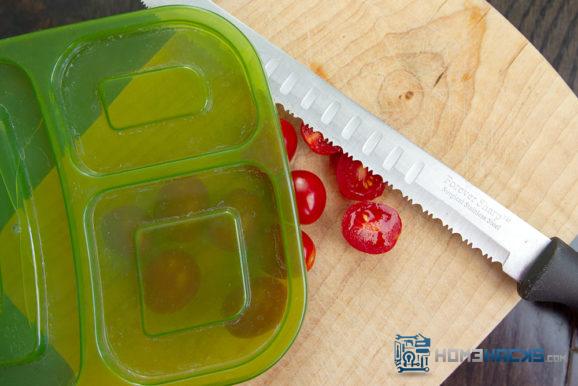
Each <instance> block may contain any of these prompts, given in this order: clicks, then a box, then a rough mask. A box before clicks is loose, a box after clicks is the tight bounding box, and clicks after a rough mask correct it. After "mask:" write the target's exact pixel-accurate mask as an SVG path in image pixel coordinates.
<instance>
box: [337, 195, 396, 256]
mask: <svg viewBox="0 0 578 386" xmlns="http://www.w3.org/2000/svg"><path fill="white" fill-rule="evenodd" d="M401 227H402V225H401V218H400V217H399V214H398V213H397V211H396V210H395V209H393V208H391V207H389V206H387V205H385V204H378V203H376V202H371V201H363V202H357V203H355V204H352V205H351V206H349V208H347V210H346V211H345V215H344V216H343V221H342V223H341V232H342V233H343V237H344V238H345V240H347V242H348V243H349V244H350V245H351V246H352V247H353V248H355V249H357V250H360V251H361V252H365V253H371V254H380V253H385V252H388V251H389V250H391V248H393V247H394V246H395V244H396V243H397V239H398V238H399V234H400V233H401Z"/></svg>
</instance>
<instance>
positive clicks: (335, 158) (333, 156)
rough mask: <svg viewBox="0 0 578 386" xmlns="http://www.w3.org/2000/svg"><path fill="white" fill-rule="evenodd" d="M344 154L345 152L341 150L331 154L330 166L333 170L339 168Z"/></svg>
mask: <svg viewBox="0 0 578 386" xmlns="http://www.w3.org/2000/svg"><path fill="white" fill-rule="evenodd" d="M342 155H343V153H342V152H341V151H339V152H337V153H333V154H331V155H330V156H329V167H330V168H331V170H332V171H336V170H337V164H338V163H339V159H340V158H341V156H342Z"/></svg>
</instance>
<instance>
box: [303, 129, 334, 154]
mask: <svg viewBox="0 0 578 386" xmlns="http://www.w3.org/2000/svg"><path fill="white" fill-rule="evenodd" d="M301 136H302V137H303V139H304V140H305V142H306V143H307V145H308V146H309V148H310V149H311V150H312V151H313V152H314V153H317V154H321V155H331V154H334V153H338V152H340V151H341V148H340V147H339V146H333V145H332V144H330V143H329V141H327V140H326V139H325V138H324V137H323V134H321V133H320V132H318V131H315V130H313V129H312V128H310V127H309V126H308V125H306V124H305V123H303V124H301Z"/></svg>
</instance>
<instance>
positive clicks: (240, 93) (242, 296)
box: [0, 7, 305, 385]
mask: <svg viewBox="0 0 578 386" xmlns="http://www.w3.org/2000/svg"><path fill="white" fill-rule="evenodd" d="M0 85H1V88H0V176H1V179H0V384H1V385H70V384H82V385H117V384H118V385H123V384H164V383H169V382H172V384H173V383H174V384H208V383H211V384H214V383H220V384H224V383H233V382H239V381H242V380H245V379H248V378H251V377H254V376H256V375H258V374H260V373H262V372H263V371H265V370H266V369H267V368H269V367H270V366H272V365H273V364H274V363H275V362H276V361H277V360H278V359H279V358H280V357H281V356H282V355H283V354H284V353H285V351H286V350H287V349H288V347H289V346H290V344H291V343H292V341H293V339H294V338H295V336H296V334H297V332H298V329H299V326H300V324H301V321H302V318H303V313H304V308H305V278H304V268H303V259H302V252H301V243H300V232H299V229H298V223H297V216H296V211H295V204H294V197H293V191H292V188H291V180H290V173H289V168H288V165H287V161H286V154H285V149H284V146H283V138H282V136H281V134H280V130H279V123H278V118H277V115H276V112H275V106H274V105H273V102H272V101H271V97H270V95H269V91H268V87H267V82H266V79H265V76H264V74H263V70H262V68H261V64H260V62H259V59H258V56H257V54H256V53H255V51H254V49H253V47H252V46H251V45H250V44H249V42H248V41H247V39H246V38H245V37H244V36H243V35H242V34H241V33H240V32H239V31H238V30H237V29H236V28H235V27H233V26H232V25H231V24H229V23H228V22H227V21H225V20H224V19H222V18H220V17H218V16H216V15H214V14H211V13H209V12H206V11H202V10H198V9H195V8H188V7H164V8H157V9H152V10H147V11H143V12H137V13H133V14H126V15H122V16H116V17H112V18H107V19H101V20H96V21H92V22H87V23H82V24H77V25H72V26H67V27H63V28H58V29H53V30H47V31H43V32H39V33H34V34H30V35H24V36H20V37H16V38H12V39H8V40H4V41H0Z"/></svg>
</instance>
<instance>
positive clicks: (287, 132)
mask: <svg viewBox="0 0 578 386" xmlns="http://www.w3.org/2000/svg"><path fill="white" fill-rule="evenodd" d="M281 131H282V132H283V139H285V148H286V149H287V156H288V157H289V161H291V160H292V159H293V156H294V155H295V151H297V134H295V128H293V125H292V124H291V123H289V122H288V121H286V120H284V119H281Z"/></svg>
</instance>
